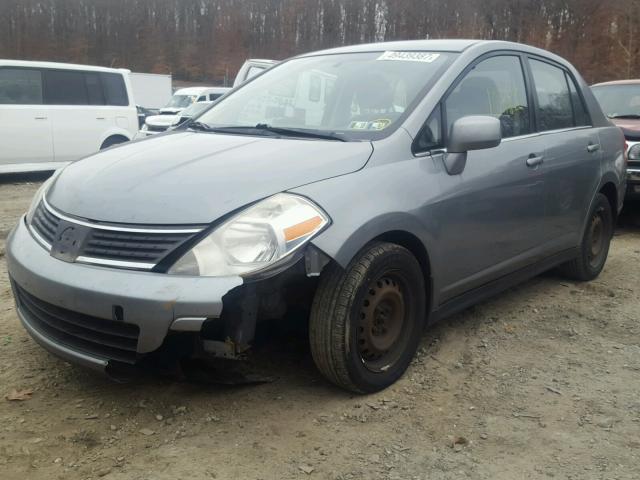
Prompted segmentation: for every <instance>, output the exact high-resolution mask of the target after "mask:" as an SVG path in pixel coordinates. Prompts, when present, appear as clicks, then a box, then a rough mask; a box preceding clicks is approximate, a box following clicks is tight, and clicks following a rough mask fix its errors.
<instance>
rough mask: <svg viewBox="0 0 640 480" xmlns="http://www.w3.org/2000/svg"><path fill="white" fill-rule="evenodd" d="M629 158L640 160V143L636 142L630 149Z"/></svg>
mask: <svg viewBox="0 0 640 480" xmlns="http://www.w3.org/2000/svg"><path fill="white" fill-rule="evenodd" d="M628 158H629V160H636V161H638V160H640V143H636V144H635V145H634V146H632V147H631V148H630V149H629V155H628Z"/></svg>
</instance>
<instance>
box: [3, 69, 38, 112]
mask: <svg viewBox="0 0 640 480" xmlns="http://www.w3.org/2000/svg"><path fill="white" fill-rule="evenodd" d="M0 104H2V105H41V104H42V73H40V70H32V69H27V68H0Z"/></svg>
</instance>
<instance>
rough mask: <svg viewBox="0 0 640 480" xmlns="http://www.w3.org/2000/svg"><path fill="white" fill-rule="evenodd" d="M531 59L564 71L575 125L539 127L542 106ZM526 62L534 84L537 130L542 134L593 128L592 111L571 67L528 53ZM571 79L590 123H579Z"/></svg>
mask: <svg viewBox="0 0 640 480" xmlns="http://www.w3.org/2000/svg"><path fill="white" fill-rule="evenodd" d="M531 60H535V61H537V62H541V63H546V64H548V65H550V66H552V67H556V68H557V69H559V70H561V71H562V72H563V73H564V78H565V83H566V84H567V91H568V92H569V103H570V104H571V114H572V120H573V126H572V127H565V128H556V129H553V130H542V129H541V128H540V127H539V116H538V111H539V109H540V106H539V105H538V95H537V93H536V92H537V90H536V81H535V78H534V76H533V69H532V68H531ZM526 63H527V65H528V68H529V74H530V75H531V85H532V90H533V97H534V100H535V107H534V108H535V117H536V131H537V132H538V133H541V134H546V133H550V132H553V133H558V132H564V131H570V130H575V129H580V128H593V119H592V118H591V112H590V111H589V109H588V108H587V104H586V102H585V100H584V94H583V92H582V89H581V88H579V83H578V82H577V81H576V79H575V77H574V76H573V74H572V73H571V72H570V71H569V69H568V68H567V67H565V66H564V65H562V64H561V63H558V62H556V61H554V60H551V59H549V58H546V57H541V56H539V55H535V54H527V55H526ZM569 80H571V81H573V84H574V86H575V88H576V93H577V94H578V97H579V98H580V101H581V102H582V107H583V109H584V111H585V114H586V116H587V120H588V122H587V123H588V125H577V118H576V114H575V107H574V105H573V100H572V98H571V87H570V85H569Z"/></svg>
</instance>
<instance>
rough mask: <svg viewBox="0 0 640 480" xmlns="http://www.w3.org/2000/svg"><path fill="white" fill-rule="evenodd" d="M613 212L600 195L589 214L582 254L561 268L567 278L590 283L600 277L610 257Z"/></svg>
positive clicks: (583, 238) (604, 198) (583, 237)
mask: <svg viewBox="0 0 640 480" xmlns="http://www.w3.org/2000/svg"><path fill="white" fill-rule="evenodd" d="M613 228H614V225H613V212H612V211H611V204H610V203H609V200H608V199H607V197H606V196H604V195H603V194H601V193H599V194H598V195H597V196H596V198H595V200H594V202H593V205H592V207H591V210H590V212H589V219H588V221H587V228H586V229H585V231H584V234H583V236H582V242H581V243H580V254H579V255H578V256H577V257H576V258H574V259H573V260H571V261H570V262H567V263H565V264H564V265H562V266H561V267H560V271H561V272H562V273H563V274H564V275H566V276H567V277H569V278H571V279H573V280H578V281H583V282H586V281H589V280H593V279H594V278H596V277H597V276H598V275H600V272H601V271H602V269H603V268H604V264H605V262H606V261H607V256H608V255H609V245H610V244H611V237H612V236H613Z"/></svg>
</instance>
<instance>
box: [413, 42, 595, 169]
mask: <svg viewBox="0 0 640 480" xmlns="http://www.w3.org/2000/svg"><path fill="white" fill-rule="evenodd" d="M497 56H517V57H520V64H521V66H522V70H523V71H522V73H523V75H524V81H525V88H526V90H527V101H528V102H529V105H530V107H531V108H529V116H530V124H531V132H530V133H528V134H524V135H518V136H515V137H509V138H503V139H502V141H503V142H505V141H513V140H517V139H522V138H529V137H534V136H539V135H546V134H548V133H561V132H567V131H572V130H582V129H587V128H593V117H592V116H591V111H590V110H589V109H588V108H587V102H586V101H585V98H584V93H583V91H582V88H580V83H579V82H578V81H577V80H576V78H575V76H574V75H573V73H572V72H571V71H570V70H569V69H568V68H567V67H565V66H564V65H563V64H561V63H558V62H556V61H555V60H552V59H550V58H547V57H543V56H540V55H536V54H534V53H530V52H523V51H520V50H495V51H493V52H488V53H485V54H483V55H480V56H479V57H477V58H476V59H474V60H473V61H472V62H470V63H469V65H467V66H466V67H465V68H464V70H463V71H462V72H461V73H460V75H458V77H456V79H455V80H454V81H453V83H452V84H451V85H450V86H449V88H447V90H446V91H445V93H444V94H443V95H442V98H440V100H439V101H438V103H437V104H436V106H435V107H434V108H433V110H432V111H431V112H430V113H429V115H427V118H426V119H425V121H424V123H423V125H422V127H420V130H418V134H417V135H416V137H415V138H414V139H413V142H411V153H412V154H413V155H414V156H416V157H424V156H427V155H434V154H439V153H443V152H446V144H447V136H448V133H449V132H447V131H446V124H447V122H446V120H447V119H446V111H445V110H446V108H445V102H446V99H447V98H448V97H449V95H450V94H451V92H452V91H453V90H454V89H455V88H456V87H457V86H458V85H459V84H460V82H461V81H462V80H463V79H464V78H465V77H466V76H467V74H468V73H469V72H470V71H471V70H473V69H474V68H475V67H476V66H477V65H478V64H479V63H480V62H482V61H484V60H487V59H489V58H492V57H497ZM530 60H538V61H540V62H543V63H548V64H550V65H551V66H554V67H557V68H560V69H561V70H562V71H564V73H565V78H567V76H568V79H570V80H571V81H573V83H574V85H575V88H576V92H577V93H578V97H579V98H580V101H581V102H582V106H583V109H584V111H585V115H586V116H587V120H588V125H580V126H576V120H577V119H576V117H575V113H574V114H573V123H574V126H573V127H570V128H561V129H556V130H541V129H540V127H539V125H538V114H537V112H538V109H539V106H538V95H537V94H536V90H535V81H534V78H533V72H532V69H531V62H530ZM567 87H568V88H569V92H571V88H570V86H569V85H567ZM569 97H570V98H571V94H569ZM571 106H572V111H573V108H574V106H573V102H571ZM438 107H440V108H441V110H440V112H441V114H440V116H441V122H442V124H441V130H442V146H440V147H438V148H434V149H431V150H420V149H418V148H417V144H418V137H419V136H420V135H421V134H422V132H423V130H424V128H425V126H426V125H427V122H428V121H429V119H430V118H431V115H433V112H434V111H435V110H436V109H437V108H438Z"/></svg>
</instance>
